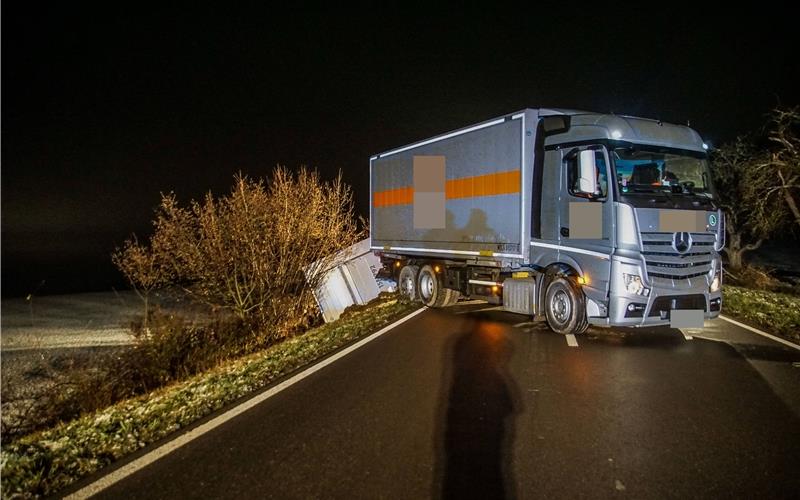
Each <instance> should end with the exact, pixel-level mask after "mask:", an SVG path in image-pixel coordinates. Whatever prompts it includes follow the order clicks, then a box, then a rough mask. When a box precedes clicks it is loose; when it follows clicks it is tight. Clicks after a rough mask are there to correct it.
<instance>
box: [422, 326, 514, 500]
mask: <svg viewBox="0 0 800 500" xmlns="http://www.w3.org/2000/svg"><path fill="white" fill-rule="evenodd" d="M444 353H445V354H444V355H445V359H444V362H443V364H442V366H443V367H444V368H443V376H442V386H441V387H442V396H441V397H440V409H439V412H438V418H437V433H436V437H435V439H436V441H437V443H436V452H437V462H436V471H435V481H434V486H433V488H434V491H433V495H432V496H433V498H514V497H515V496H516V495H515V491H514V480H513V477H512V467H511V450H512V442H513V439H514V418H515V414H518V413H519V412H520V409H519V401H520V399H519V397H518V396H517V393H518V389H517V387H516V384H515V383H514V381H513V379H512V378H511V376H510V375H509V372H508V363H509V360H510V358H511V355H512V353H513V348H512V346H511V342H510V340H509V339H508V336H507V332H505V327H504V326H503V325H499V324H496V323H490V322H485V321H480V320H472V321H469V322H467V330H466V331H464V332H463V333H460V334H458V335H456V336H455V337H454V338H453V339H452V340H451V341H450V342H449V344H448V346H447V347H446V349H445V350H444Z"/></svg>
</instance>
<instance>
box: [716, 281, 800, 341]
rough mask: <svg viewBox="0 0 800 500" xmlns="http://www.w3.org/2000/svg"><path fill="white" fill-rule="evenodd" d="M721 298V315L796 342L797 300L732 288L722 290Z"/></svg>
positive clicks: (799, 310)
mask: <svg viewBox="0 0 800 500" xmlns="http://www.w3.org/2000/svg"><path fill="white" fill-rule="evenodd" d="M722 297H723V304H722V314H724V315H726V316H730V317H732V318H735V319H738V320H741V321H742V322H744V323H748V324H750V325H752V326H756V327H759V328H762V329H764V330H766V331H768V332H770V333H772V334H775V335H781V336H783V337H785V338H787V339H788V340H791V341H794V342H797V341H800V297H798V296H795V295H787V294H784V293H777V292H768V291H766V290H753V289H750V288H743V287H739V286H732V285H725V286H723V287H722Z"/></svg>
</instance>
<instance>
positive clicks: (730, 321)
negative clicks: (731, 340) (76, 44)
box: [719, 314, 800, 351]
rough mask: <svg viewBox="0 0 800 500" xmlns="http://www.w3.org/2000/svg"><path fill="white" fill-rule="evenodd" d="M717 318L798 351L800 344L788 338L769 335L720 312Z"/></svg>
mask: <svg viewBox="0 0 800 500" xmlns="http://www.w3.org/2000/svg"><path fill="white" fill-rule="evenodd" d="M719 318H720V319H723V320H725V321H727V322H728V323H733V324H734V325H736V326H740V327H742V328H744V329H745V330H750V331H751V332H753V333H757V334H758V335H761V336H762V337H767V338H768V339H772V340H774V341H775V342H780V343H781V344H784V345H787V346H789V347H793V348H795V349H797V350H798V351H800V345H797V344H794V343H792V342H789V341H788V340H784V339H782V338H780V337H776V336H775V335H770V334H769V333H767V332H762V331H761V330H759V329H758V328H753V327H752V326H748V325H745V324H744V323H739V322H738V321H736V320H735V319H731V318H729V317H727V316H723V315H721V314H720V315H719Z"/></svg>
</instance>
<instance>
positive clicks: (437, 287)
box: [417, 265, 458, 307]
mask: <svg viewBox="0 0 800 500" xmlns="http://www.w3.org/2000/svg"><path fill="white" fill-rule="evenodd" d="M417 284H418V287H419V298H420V299H422V303H423V304H425V305H426V306H428V307H444V306H445V305H447V303H448V301H449V300H452V293H451V292H452V290H449V289H447V288H445V287H444V284H443V283H442V276H441V275H440V274H437V273H436V272H435V271H434V270H433V268H432V267H431V266H428V265H426V266H422V269H420V271H419V277H418V278H417ZM456 300H458V299H456Z"/></svg>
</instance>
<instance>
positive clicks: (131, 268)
mask: <svg viewBox="0 0 800 500" xmlns="http://www.w3.org/2000/svg"><path fill="white" fill-rule="evenodd" d="M111 260H112V261H113V262H114V265H116V266H117V268H119V270H120V271H122V274H123V275H125V278H126V279H127V280H128V282H129V283H130V284H131V287H132V288H133V290H134V291H135V292H136V295H138V296H139V298H140V299H142V303H143V305H144V319H143V320H142V321H143V323H142V326H143V328H144V329H145V331H146V330H147V322H148V319H149V317H150V295H151V293H152V292H153V290H155V289H157V288H160V287H162V286H164V285H166V284H167V282H168V281H169V280H168V273H165V272H164V269H163V267H162V266H161V265H160V263H159V262H158V255H157V254H156V252H153V251H152V249H151V248H150V247H146V246H143V245H141V244H139V241H138V240H137V238H136V236H135V235H134V236H133V237H132V238H131V239H129V240H128V241H126V242H125V245H124V246H123V247H122V248H118V249H117V251H116V252H114V254H113V255H112V256H111Z"/></svg>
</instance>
